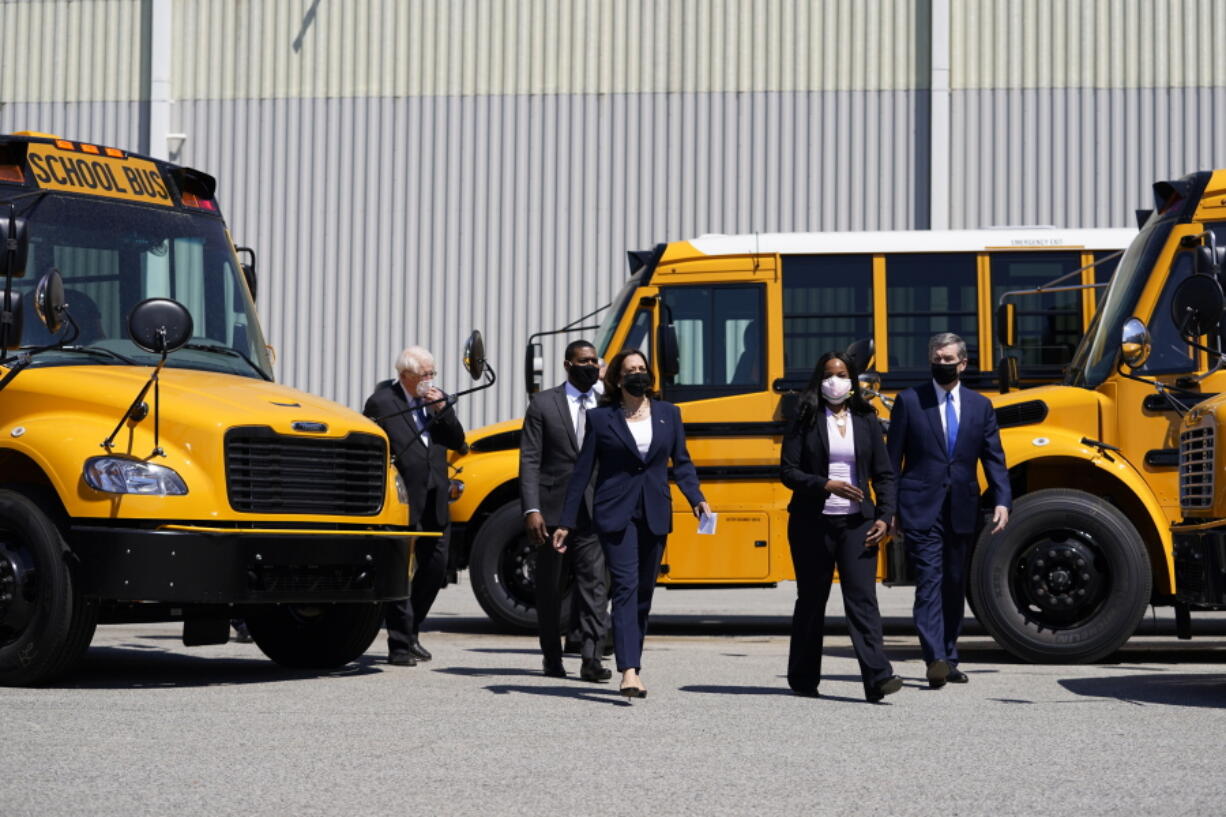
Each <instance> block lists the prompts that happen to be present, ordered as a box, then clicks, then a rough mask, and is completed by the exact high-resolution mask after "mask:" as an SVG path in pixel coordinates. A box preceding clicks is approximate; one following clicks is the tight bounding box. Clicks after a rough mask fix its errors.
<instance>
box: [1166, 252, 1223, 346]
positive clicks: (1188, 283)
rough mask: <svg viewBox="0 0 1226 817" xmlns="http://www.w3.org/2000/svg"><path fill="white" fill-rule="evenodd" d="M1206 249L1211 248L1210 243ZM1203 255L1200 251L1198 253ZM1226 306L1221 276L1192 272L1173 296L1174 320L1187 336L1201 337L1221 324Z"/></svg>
mask: <svg viewBox="0 0 1226 817" xmlns="http://www.w3.org/2000/svg"><path fill="white" fill-rule="evenodd" d="M1202 249H1208V248H1207V247H1205V248H1202ZM1197 257H1198V258H1199V253H1198V254H1197ZM1223 310H1226V296H1223V294H1222V285H1221V284H1220V283H1219V282H1218V279H1217V276H1213V275H1200V274H1196V275H1190V276H1188V277H1187V278H1185V279H1184V280H1183V282H1182V283H1180V284H1179V286H1177V287H1175V293H1174V296H1173V297H1172V298H1171V320H1173V321H1174V322H1175V326H1177V327H1178V328H1179V334H1180V336H1181V337H1183V338H1186V339H1195V338H1199V337H1200V336H1201V335H1205V334H1208V333H1209V332H1211V331H1213V330H1214V328H1216V327H1217V325H1218V322H1219V321H1221V319H1222V312H1223Z"/></svg>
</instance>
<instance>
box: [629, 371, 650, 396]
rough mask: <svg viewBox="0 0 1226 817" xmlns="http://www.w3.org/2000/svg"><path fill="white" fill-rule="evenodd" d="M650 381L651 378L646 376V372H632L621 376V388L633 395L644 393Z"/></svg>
mask: <svg viewBox="0 0 1226 817" xmlns="http://www.w3.org/2000/svg"><path fill="white" fill-rule="evenodd" d="M650 383H651V378H649V377H648V376H647V372H632V373H631V374H628V375H626V376H625V377H623V378H622V388H623V389H625V390H626V391H627V392H628V393H630V394H632V395H634V396H635V397H642V396H643V395H644V394H646V393H647V386H648V385H649V384H650Z"/></svg>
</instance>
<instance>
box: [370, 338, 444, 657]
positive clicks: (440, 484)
mask: <svg viewBox="0 0 1226 817" xmlns="http://www.w3.org/2000/svg"><path fill="white" fill-rule="evenodd" d="M435 369H436V367H435V365H434V356H433V355H431V354H430V352H429V351H428V350H427V349H425V348H423V347H421V346H410V347H409V348H407V349H405V350H404V351H403V352H401V353H400V356H399V357H398V358H397V359H396V375H397V376H396V379H395V380H385V381H384V382H382V383H380V384H379V385H378V386H377V387H375V391H374V394H372V395H371V396H370V397H369V398H367V400H366V407H365V408H364V409H363V410H362V413H363V414H365V415H366V416H367V417H370V418H371V419H373V420H374V421H375V422H377V423H378V424H379V425H380V426H381V427H382V428H383V430H384V431H386V432H387V436H388V439H389V440H390V441H391V448H392V457H393V458H394V460H395V463H396V469H397V470H398V471H399V472H400V477H401V479H403V480H404V485H405V488H406V489H407V490H408V494H409V522H410V524H411V525H412V526H413V527H414V528H415V529H417V530H422V531H440V532H442V534H443V535H442V536H441V537H423V538H421V539H418V540H417V545H416V550H415V553H416V555H417V572H416V573H414V575H413V582H412V585H411V586H410V588H409V598H408V599H407V600H405V601H400V602H394V603H388V605H387V619H386V622H385V623H386V625H387V651H388V663H391V664H396V665H399V666H410V667H411V666H414V665H416V664H417V662H418V661H429V660H430V658H431V657H432V656H431V655H430V652H429V651H428V650H427V649H426V648H425V647H423V646H422V645H421V641H420V640H419V638H418V633H419V632H420V630H421V624H422V622H423V621H424V620H425V618H426V615H427V614H428V613H429V612H430V606H431V605H433V604H434V599H435V597H436V596H437V595H438V591H439V590H440V589H441V588H442V586H443V584H444V582H445V581H446V576H447V540H448V537H449V535H450V531H451V516H450V511H449V509H448V500H449V497H448V494H449V492H450V488H451V480H450V477H449V475H448V473H447V449H451V450H453V451H458V450H461V449H463V448H464V426H462V425H461V424H460V420H459V418H458V417H456V414H455V411H454V410H453V408H452V405H451V401H450V400H448V398H447V395H446V394H444V393H443V392H442V390H441V389H439V388H438V386H437V385H436V381H435V378H436V377H437V372H436V370H435Z"/></svg>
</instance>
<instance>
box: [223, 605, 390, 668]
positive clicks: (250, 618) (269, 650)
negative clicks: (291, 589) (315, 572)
mask: <svg viewBox="0 0 1226 817" xmlns="http://www.w3.org/2000/svg"><path fill="white" fill-rule="evenodd" d="M246 620H247V630H248V632H250V633H251V638H252V639H253V640H254V641H255V643H256V646H258V647H259V648H260V650H262V651H263V653H264V654H265V655H267V656H268V657H269V658H271V659H272V660H273V661H275V662H277V663H278V664H280V665H281V666H283V667H290V668H292V669H336V668H337V667H343V666H344V665H345V664H348V663H349V662H350V661H355V660H357V659H358V658H359V657H361V656H362V654H363V653H365V652H366V650H367V649H369V648H370V645H371V644H373V643H374V641H375V637H376V636H378V635H379V629H380V628H381V627H382V626H383V605H382V604H376V603H372V602H355V603H349V604H278V605H266V606H263V607H262V608H261V609H258V610H254V611H252V612H250V613H248V614H247V615H246Z"/></svg>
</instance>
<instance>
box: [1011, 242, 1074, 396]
mask: <svg viewBox="0 0 1226 817" xmlns="http://www.w3.org/2000/svg"><path fill="white" fill-rule="evenodd" d="M990 258H991V265H992V304H993V306H995V304H998V303H1000V296H1001V295H1003V294H1004V293H1006V292H1008V291H1010V290H1015V289H1034V288H1035V287H1037V286H1039V285H1041V284H1046V283H1047V282H1048V281H1051V280H1052V279H1054V278H1058V277H1060V276H1061V275H1066V274H1068V273H1070V272H1072V271H1073V270H1075V269H1079V268H1080V267H1081V253H1080V252H1046V251H1031V252H1002V253H995V254H993V255H991V256H990ZM1013 303H1015V304H1017V336H1018V341H1019V348H1020V349H1021V355H1022V360H1021V366H1022V377H1023V378H1025V377H1026V375H1027V370H1029V372H1030V374H1032V375H1037V374H1042V375H1044V376H1053V377H1054V376H1056V375H1058V374H1059V373H1060V372H1061V371H1062V370H1063V369H1064V367H1065V366H1067V365H1068V362H1069V361H1070V360H1072V358H1073V350H1074V349H1076V348H1077V344H1078V343H1079V342H1080V341H1081V336H1082V335H1083V334H1085V328H1084V327H1083V326H1082V318H1081V295H1080V293H1079V292H1078V291H1077V290H1073V291H1069V292H1053V293H1050V294H1044V295H1022V296H1020V297H1016V298H1014V299H1013ZM999 361H1000V349H997V350H996V362H999Z"/></svg>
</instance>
